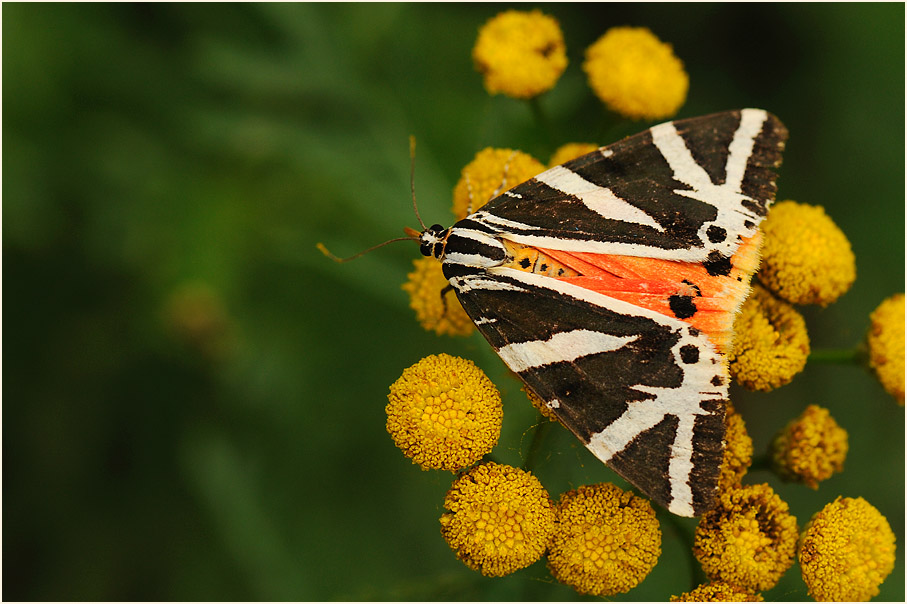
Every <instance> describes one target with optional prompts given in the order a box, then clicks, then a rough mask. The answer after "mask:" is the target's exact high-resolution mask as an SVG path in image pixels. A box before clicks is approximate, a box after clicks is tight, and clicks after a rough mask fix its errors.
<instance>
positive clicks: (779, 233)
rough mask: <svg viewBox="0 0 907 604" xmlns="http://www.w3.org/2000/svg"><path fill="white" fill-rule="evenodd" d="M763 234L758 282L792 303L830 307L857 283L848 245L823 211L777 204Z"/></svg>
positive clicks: (763, 228)
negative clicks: (854, 282)
mask: <svg viewBox="0 0 907 604" xmlns="http://www.w3.org/2000/svg"><path fill="white" fill-rule="evenodd" d="M762 232H763V233H764V234H765V238H764V242H763V244H762V266H761V268H760V269H759V281H760V282H761V283H762V284H763V285H765V286H766V287H768V288H769V289H771V290H772V291H773V292H775V294H776V295H778V296H779V297H781V298H784V299H785V300H787V301H788V302H792V303H793V304H821V305H822V306H826V305H828V304H830V303H832V302H834V301H835V300H837V299H838V298H839V297H840V296H841V295H842V294H844V293H845V292H846V291H847V290H848V289H850V286H851V285H852V284H853V281H854V279H856V277H857V266H856V259H855V258H854V255H853V251H852V250H851V249H850V242H849V241H848V240H847V237H846V236H845V235H844V233H843V232H842V231H841V229H839V228H838V226H837V225H836V224H835V223H834V222H833V221H832V219H831V218H829V217H828V215H827V214H826V213H825V210H823V209H822V208H821V207H820V206H810V205H806V204H802V203H797V202H795V201H790V200H788V201H782V202H780V203H776V204H775V205H774V206H772V209H771V211H769V213H768V216H767V217H766V219H765V221H764V222H763V223H762Z"/></svg>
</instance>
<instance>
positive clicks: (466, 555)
mask: <svg viewBox="0 0 907 604" xmlns="http://www.w3.org/2000/svg"><path fill="white" fill-rule="evenodd" d="M444 507H445V508H446V509H447V510H448V511H447V512H445V513H444V514H443V515H442V516H441V518H440V520H441V534H442V535H443V536H444V540H445V541H447V544H448V545H450V548H451V549H452V550H453V551H454V552H455V553H456V555H457V558H459V559H460V560H462V561H463V563H464V564H466V565H467V566H469V567H470V568H472V569H474V570H478V571H481V573H482V574H483V575H485V576H488V577H502V576H504V575H508V574H510V573H512V572H514V571H516V570H519V569H521V568H524V567H526V566H529V565H530V564H532V563H533V562H535V561H536V560H538V559H539V558H541V557H542V554H543V553H545V547H546V546H547V545H548V541H549V539H550V537H551V532H552V530H553V529H554V507H553V506H552V504H551V500H550V498H549V497H548V492H547V491H546V490H545V488H544V487H543V486H542V484H541V483H540V482H539V481H538V479H537V478H536V477H535V476H533V475H532V474H531V473H529V472H526V471H523V470H520V469H518V468H514V467H511V466H506V465H501V464H496V463H492V462H489V463H484V464H481V465H479V466H476V467H474V468H472V469H471V470H470V471H469V472H468V473H466V474H463V475H461V476H460V477H459V478H457V479H456V480H455V481H454V483H453V485H451V487H450V490H449V491H448V492H447V496H446V497H445V498H444Z"/></svg>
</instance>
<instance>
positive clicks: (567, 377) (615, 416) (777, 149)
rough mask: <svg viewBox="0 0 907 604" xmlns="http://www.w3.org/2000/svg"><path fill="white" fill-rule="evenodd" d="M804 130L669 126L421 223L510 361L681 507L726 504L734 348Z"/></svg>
mask: <svg viewBox="0 0 907 604" xmlns="http://www.w3.org/2000/svg"><path fill="white" fill-rule="evenodd" d="M786 139H787V130H786V129H785V127H784V125H783V124H782V123H781V122H780V121H779V120H778V119H777V118H776V117H775V116H773V115H771V114H770V113H768V112H766V111H763V110H760V109H743V110H739V111H728V112H724V113H717V114H714V115H708V116H704V117H696V118H692V119H684V120H676V121H672V122H667V123H664V124H660V125H657V126H653V127H652V128H649V129H648V130H646V131H644V132H642V133H640V134H637V135H635V136H631V137H628V138H626V139H624V140H622V141H620V142H617V143H614V144H612V145H609V146H605V147H601V148H600V149H598V150H596V151H594V152H592V153H589V154H587V155H584V156H582V157H579V158H577V159H574V160H572V161H569V162H567V163H565V164H563V165H560V166H557V167H555V168H551V169H550V170H547V171H546V172H543V173H541V174H539V175H538V176H536V177H534V178H532V179H530V180H528V181H526V182H524V183H522V184H519V185H517V186H515V187H513V188H512V189H510V190H508V191H505V192H503V193H502V194H500V195H498V196H497V197H495V198H494V199H492V200H490V201H489V202H488V203H487V204H485V205H484V206H482V207H481V208H480V209H479V210H477V211H475V212H473V213H472V214H470V215H469V216H467V217H466V218H464V219H463V220H460V221H459V222H457V223H456V224H454V225H453V226H451V227H449V228H443V227H442V226H441V225H434V226H431V227H429V228H427V229H425V230H424V231H422V232H421V233H419V235H418V237H419V243H420V250H421V252H422V254H424V255H425V256H434V257H435V258H437V259H438V260H440V261H441V263H442V267H443V272H444V276H445V278H446V279H447V280H448V281H449V283H450V287H452V288H453V290H454V291H455V292H456V296H457V299H458V300H459V301H460V303H461V304H462V306H463V308H464V309H465V310H466V312H467V314H468V315H469V316H470V318H471V319H472V320H473V321H474V322H475V324H476V327H477V328H478V330H479V331H480V332H481V333H482V335H483V336H485V338H486V339H487V340H488V342H489V343H490V344H491V346H492V347H493V348H494V349H495V351H497V353H498V355H499V356H500V357H501V359H503V361H504V363H506V364H507V366H508V367H509V368H510V369H511V370H512V371H513V372H514V373H516V374H517V375H518V376H519V377H520V379H521V380H522V381H523V382H525V384H526V386H528V387H529V388H530V389H531V390H532V391H533V392H534V393H535V394H536V395H538V396H539V397H540V398H541V399H542V400H543V401H545V404H546V405H547V406H548V407H549V408H550V409H553V410H554V412H555V414H556V415H557V417H558V419H559V420H560V422H561V423H562V424H563V425H564V426H566V427H567V428H568V429H570V430H571V431H572V432H573V433H574V434H575V435H576V436H577V437H578V438H579V439H580V440H581V441H582V442H583V443H584V444H585V445H586V447H588V448H589V450H590V451H591V452H592V453H593V454H594V455H595V456H596V457H597V458H599V459H600V460H601V461H603V462H604V463H606V464H607V465H608V466H610V467H611V468H612V469H613V470H615V471H616V472H617V473H618V474H620V475H621V476H623V477H624V478H625V479H626V480H628V481H629V482H631V483H632V484H634V485H635V486H636V487H638V488H639V489H640V490H641V491H643V492H644V493H645V494H646V495H648V496H649V497H650V498H651V499H653V500H654V501H656V502H657V503H659V504H660V505H662V506H663V507H665V508H667V509H668V510H669V511H671V512H673V513H674V514H677V515H680V516H698V515H700V514H702V513H703V512H705V511H707V510H709V509H711V508H712V507H713V506H714V501H715V496H716V492H717V484H718V475H719V468H720V465H721V461H722V456H723V452H724V447H725V442H724V436H725V423H724V415H725V405H726V401H727V398H728V383H729V375H728V369H727V359H726V356H727V353H728V351H729V349H730V347H731V346H732V341H733V323H734V316H735V314H736V312H737V310H738V309H739V307H740V305H741V303H742V302H743V300H744V299H745V298H746V296H747V294H748V292H749V287H750V285H749V283H750V278H751V276H752V274H753V272H754V271H755V269H756V268H757V266H758V263H759V246H760V243H761V234H760V232H759V223H760V222H761V221H762V219H763V218H764V217H765V215H766V212H767V211H768V208H769V206H770V204H771V203H772V202H773V200H774V195H775V189H776V187H775V178H776V174H775V169H776V168H777V167H778V166H779V165H780V163H781V154H782V151H783V149H784V144H785V141H786Z"/></svg>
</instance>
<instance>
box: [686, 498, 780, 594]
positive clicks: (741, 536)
mask: <svg viewBox="0 0 907 604" xmlns="http://www.w3.org/2000/svg"><path fill="white" fill-rule="evenodd" d="M796 550H797V519H796V518H794V517H793V516H791V514H790V512H789V511H788V507H787V504H786V503H785V502H784V501H782V500H781V498H780V497H778V496H777V495H776V494H775V492H774V491H773V490H772V488H771V487H770V486H768V485H767V484H758V485H747V486H743V487H736V488H732V489H729V490H727V491H723V492H722V493H721V494H720V495H719V501H718V505H717V506H716V508H715V509H713V510H712V511H710V512H707V513H706V514H704V515H703V516H702V518H701V519H700V520H699V526H698V527H696V538H695V541H694V544H693V553H694V554H695V555H696V558H697V559H698V560H699V562H700V564H702V570H703V571H705V574H706V576H707V577H708V578H709V579H710V580H712V581H716V580H721V581H727V582H728V583H733V584H734V585H737V586H738V587H741V588H743V589H747V590H750V591H752V592H759V591H765V590H766V589H771V588H772V587H774V586H775V584H776V583H777V582H778V579H780V578H781V575H783V574H784V572H785V571H786V570H787V569H788V568H790V567H791V565H792V564H793V562H794V554H796Z"/></svg>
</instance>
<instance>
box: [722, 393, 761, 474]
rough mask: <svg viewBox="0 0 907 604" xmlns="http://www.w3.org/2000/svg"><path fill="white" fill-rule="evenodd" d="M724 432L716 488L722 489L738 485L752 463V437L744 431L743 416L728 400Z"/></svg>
mask: <svg viewBox="0 0 907 604" xmlns="http://www.w3.org/2000/svg"><path fill="white" fill-rule="evenodd" d="M724 424H725V427H726V428H727V430H726V432H725V440H726V441H727V444H726V446H725V447H724V458H723V459H722V462H721V473H720V474H719V476H718V489H719V491H723V490H726V489H730V488H731V487H735V486H739V485H740V481H741V480H742V479H743V476H744V475H745V474H746V472H747V470H748V469H749V467H750V465H751V464H752V463H753V439H752V438H750V435H749V434H748V433H747V431H746V424H745V423H744V421H743V417H741V416H740V414H739V413H737V412H736V410H735V409H734V406H733V405H732V404H731V403H730V402H728V403H727V408H726V409H725V413H724Z"/></svg>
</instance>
